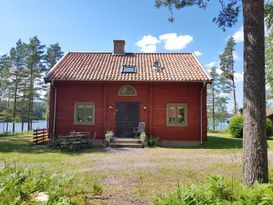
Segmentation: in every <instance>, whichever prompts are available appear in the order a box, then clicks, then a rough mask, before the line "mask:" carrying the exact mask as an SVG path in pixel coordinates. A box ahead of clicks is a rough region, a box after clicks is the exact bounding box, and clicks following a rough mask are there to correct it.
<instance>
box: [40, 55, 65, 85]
mask: <svg viewBox="0 0 273 205" xmlns="http://www.w3.org/2000/svg"><path fill="white" fill-rule="evenodd" d="M68 53H70V51H68V52H66V53H65V54H64V55H63V57H61V58H60V60H58V62H57V63H56V64H55V65H54V66H53V67H52V68H51V69H50V70H49V71H48V72H47V74H46V75H45V77H44V79H45V81H46V80H48V76H49V74H50V73H51V72H52V71H53V70H54V69H55V68H56V67H57V65H59V64H60V62H61V61H62V60H63V59H64V57H65V56H67V54H68Z"/></svg>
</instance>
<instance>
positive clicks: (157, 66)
mask: <svg viewBox="0 0 273 205" xmlns="http://www.w3.org/2000/svg"><path fill="white" fill-rule="evenodd" d="M153 68H154V70H155V71H156V72H160V71H161V70H162V68H163V66H162V65H161V63H160V60H156V61H155V62H154V67H153Z"/></svg>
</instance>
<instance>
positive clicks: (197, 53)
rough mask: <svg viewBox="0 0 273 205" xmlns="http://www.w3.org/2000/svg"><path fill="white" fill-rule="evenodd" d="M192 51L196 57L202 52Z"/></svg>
mask: <svg viewBox="0 0 273 205" xmlns="http://www.w3.org/2000/svg"><path fill="white" fill-rule="evenodd" d="M193 53H194V55H196V56H197V57H198V56H201V55H203V53H201V52H200V51H193Z"/></svg>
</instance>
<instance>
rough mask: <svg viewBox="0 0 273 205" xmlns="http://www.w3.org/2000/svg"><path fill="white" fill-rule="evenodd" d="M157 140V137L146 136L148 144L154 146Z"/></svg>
mask: <svg viewBox="0 0 273 205" xmlns="http://www.w3.org/2000/svg"><path fill="white" fill-rule="evenodd" d="M158 140H159V138H158V137H154V136H148V137H147V142H148V146H149V147H154V146H156V145H158Z"/></svg>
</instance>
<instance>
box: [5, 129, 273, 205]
mask: <svg viewBox="0 0 273 205" xmlns="http://www.w3.org/2000/svg"><path fill="white" fill-rule="evenodd" d="M268 144H269V150H270V151H269V153H270V154H269V156H270V159H271V158H272V154H273V152H272V151H271V149H273V141H272V140H269V141H268ZM241 157H242V140H241V139H233V138H231V137H230V136H228V135H227V134H218V133H217V134H212V133H210V134H209V138H208V142H207V143H206V144H205V145H204V147H200V148H187V149H185V148H184V149H183V148H162V147H156V148H145V149H137V148H133V149H129V148H119V149H118V148H116V149H109V148H107V149H103V148H94V149H88V150H82V151H80V152H64V151H60V150H54V149H49V148H47V147H46V146H36V145H32V144H31V137H30V136H20V135H19V136H8V137H3V136H2V137H0V162H1V166H3V165H4V164H5V163H6V164H7V163H9V164H16V165H19V166H29V167H31V168H32V169H33V170H34V171H40V170H41V169H42V170H44V171H45V172H49V173H58V174H71V173H72V174H74V179H73V181H72V183H73V184H72V186H71V187H72V190H71V191H72V192H74V193H75V197H74V199H73V200H74V201H77V204H85V202H86V201H87V202H88V203H91V204H92V203H93V204H151V203H152V201H153V197H154V196H155V195H156V194H157V193H162V192H169V191H171V190H172V189H173V188H174V187H175V185H176V184H177V183H196V182H200V181H204V180H206V178H207V176H208V175H211V174H221V175H224V176H225V177H226V178H228V179H230V180H235V181H239V180H240V177H241V169H242V167H241ZM272 166H273V163H272V161H270V167H271V168H272ZM93 183H96V184H99V185H101V186H102V187H103V193H102V195H101V196H100V197H96V198H94V197H92V195H91V192H92V189H91V188H92V187H91V184H93ZM79 186H81V187H83V190H84V191H81V192H78V189H79ZM73 189H74V190H73Z"/></svg>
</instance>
